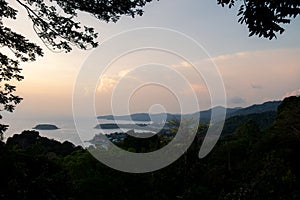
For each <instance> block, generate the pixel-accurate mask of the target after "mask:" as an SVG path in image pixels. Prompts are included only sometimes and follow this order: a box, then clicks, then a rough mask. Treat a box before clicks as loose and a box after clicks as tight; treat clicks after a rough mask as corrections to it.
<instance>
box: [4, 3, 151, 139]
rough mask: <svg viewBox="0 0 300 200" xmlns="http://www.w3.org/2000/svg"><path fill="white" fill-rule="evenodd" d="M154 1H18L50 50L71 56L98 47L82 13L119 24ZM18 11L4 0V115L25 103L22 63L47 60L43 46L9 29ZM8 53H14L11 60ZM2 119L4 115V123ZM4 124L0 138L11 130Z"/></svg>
mask: <svg viewBox="0 0 300 200" xmlns="http://www.w3.org/2000/svg"><path fill="white" fill-rule="evenodd" d="M151 1H152V0H111V1H107V0H99V1H98V0H97V1H95V0H50V1H44V0H16V2H17V3H18V4H19V5H21V8H24V9H25V10H26V11H27V14H28V16H29V19H30V20H31V21H32V24H33V29H34V31H35V32H36V34H37V35H38V36H39V38H40V39H41V40H42V41H43V43H44V44H45V45H46V47H47V48H49V49H51V50H53V51H65V52H70V51H71V50H72V46H77V47H78V48H80V49H88V48H95V47H97V45H98V43H97V42H96V41H95V39H96V38H97V33H95V31H94V29H93V28H91V27H86V26H84V25H82V24H80V22H78V21H76V20H77V14H78V12H86V13H90V14H91V15H92V16H94V17H95V18H96V19H99V20H102V21H106V22H117V21H118V19H119V18H120V16H122V15H127V16H131V17H135V16H136V15H139V16H141V15H142V14H143V10H142V7H143V6H145V5H146V4H147V3H148V2H151ZM17 13H18V10H16V9H15V8H13V7H12V6H11V3H9V1H7V0H0V111H9V112H12V111H13V110H14V109H15V106H16V105H17V104H19V103H20V102H21V100H22V98H21V97H19V96H17V95H14V92H15V91H16V87H15V86H14V85H12V83H11V81H12V80H13V79H15V80H17V81H21V80H22V79H23V78H24V77H23V76H22V75H21V70H22V69H21V68H20V63H21V62H30V61H35V60H36V58H37V57H38V56H43V50H42V48H41V47H40V46H38V45H36V44H35V43H32V42H30V41H29V40H28V39H26V38H25V37H24V36H23V35H21V34H18V33H16V32H14V31H13V30H11V29H10V28H8V27H7V26H5V24H4V21H3V19H5V18H7V19H13V20H16V19H17ZM7 50H10V51H11V52H12V56H10V57H9V56H8V54H7V53H3V52H7ZM1 118H2V116H1V115H0V119H1ZM7 127H8V126H7V125H3V124H0V137H2V135H3V132H4V131H5V130H6V129H7Z"/></svg>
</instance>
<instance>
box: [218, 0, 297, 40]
mask: <svg viewBox="0 0 300 200" xmlns="http://www.w3.org/2000/svg"><path fill="white" fill-rule="evenodd" d="M237 2H242V5H240V8H239V11H238V14H237V15H238V16H239V17H240V18H239V20H238V22H239V23H241V24H246V25H247V27H248V29H249V36H250V37H251V36H253V35H258V36H259V37H261V36H263V37H265V38H268V39H270V40H271V39H273V38H277V37H276V34H277V33H280V34H282V33H283V32H284V31H285V29H284V28H283V27H282V25H283V24H289V23H290V22H291V19H292V18H295V17H297V16H298V15H299V14H300V1H299V0H265V1H262V0H243V1H239V0H218V4H220V5H222V6H223V7H224V6H226V5H227V6H228V7H229V8H231V7H233V6H235V4H236V3H237Z"/></svg>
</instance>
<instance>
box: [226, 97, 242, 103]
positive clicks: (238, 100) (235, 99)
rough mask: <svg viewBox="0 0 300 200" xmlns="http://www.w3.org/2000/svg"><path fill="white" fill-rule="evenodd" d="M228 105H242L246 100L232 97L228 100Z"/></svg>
mask: <svg viewBox="0 0 300 200" xmlns="http://www.w3.org/2000/svg"><path fill="white" fill-rule="evenodd" d="M229 103H231V104H244V103H246V100H245V99H243V98H242V97H233V98H230V99H229Z"/></svg>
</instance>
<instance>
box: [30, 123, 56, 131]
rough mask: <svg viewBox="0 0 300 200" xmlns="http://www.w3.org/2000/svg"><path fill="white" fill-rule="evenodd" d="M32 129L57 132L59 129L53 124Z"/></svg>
mask: <svg viewBox="0 0 300 200" xmlns="http://www.w3.org/2000/svg"><path fill="white" fill-rule="evenodd" d="M32 129H35V130H57V129H59V128H58V127H57V126H55V125H53V124H38V125H36V126H35V127H33V128H32Z"/></svg>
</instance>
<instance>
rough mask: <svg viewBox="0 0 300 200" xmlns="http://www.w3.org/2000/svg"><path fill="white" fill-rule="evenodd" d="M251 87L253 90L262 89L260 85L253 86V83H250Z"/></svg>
mask: <svg viewBox="0 0 300 200" xmlns="http://www.w3.org/2000/svg"><path fill="white" fill-rule="evenodd" d="M251 87H252V88H253V89H262V88H263V87H262V86H261V85H258V84H254V83H251Z"/></svg>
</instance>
